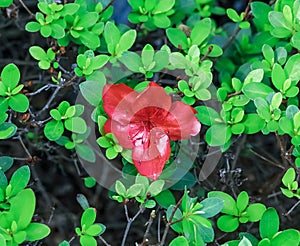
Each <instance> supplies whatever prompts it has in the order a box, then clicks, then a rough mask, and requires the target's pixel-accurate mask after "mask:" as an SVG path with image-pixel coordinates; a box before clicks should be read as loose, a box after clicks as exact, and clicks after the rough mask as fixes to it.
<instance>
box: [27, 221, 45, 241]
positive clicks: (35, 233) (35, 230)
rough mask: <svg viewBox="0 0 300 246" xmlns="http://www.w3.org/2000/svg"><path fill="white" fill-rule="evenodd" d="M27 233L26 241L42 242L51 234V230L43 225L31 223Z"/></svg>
mask: <svg viewBox="0 0 300 246" xmlns="http://www.w3.org/2000/svg"><path fill="white" fill-rule="evenodd" d="M25 231H26V240H28V241H30V242H33V241H38V240H41V239H43V238H45V237H47V236H48V235H49V234H50V228H49V227H48V226H46V225H44V224H41V223H30V224H29V226H28V227H27V228H26V230H25Z"/></svg>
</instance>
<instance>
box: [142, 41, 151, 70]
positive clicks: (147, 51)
mask: <svg viewBox="0 0 300 246" xmlns="http://www.w3.org/2000/svg"><path fill="white" fill-rule="evenodd" d="M141 58H142V63H143V65H144V66H145V67H148V66H149V65H150V64H151V63H152V62H153V58H154V49H153V47H152V46H151V45H150V44H146V45H145V47H144V48H143V50H142V55H141Z"/></svg>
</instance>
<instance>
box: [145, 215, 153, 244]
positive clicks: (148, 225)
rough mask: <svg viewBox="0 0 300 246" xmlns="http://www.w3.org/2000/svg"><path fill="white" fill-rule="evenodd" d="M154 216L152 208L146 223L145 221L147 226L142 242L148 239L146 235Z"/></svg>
mask: <svg viewBox="0 0 300 246" xmlns="http://www.w3.org/2000/svg"><path fill="white" fill-rule="evenodd" d="M155 216H156V214H155V210H153V211H152V212H151V214H150V218H149V220H148V221H147V223H146V225H147V228H146V231H145V234H144V238H143V243H144V242H147V241H148V239H147V237H148V235H149V232H150V228H151V226H152V224H153V219H154V218H155Z"/></svg>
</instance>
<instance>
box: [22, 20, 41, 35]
mask: <svg viewBox="0 0 300 246" xmlns="http://www.w3.org/2000/svg"><path fill="white" fill-rule="evenodd" d="M40 28H41V24H40V23H38V22H35V21H31V22H28V23H27V24H26V26H25V30H26V31H28V32H37V31H39V30H40Z"/></svg>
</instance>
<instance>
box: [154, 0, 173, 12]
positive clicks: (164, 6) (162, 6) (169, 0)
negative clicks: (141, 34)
mask: <svg viewBox="0 0 300 246" xmlns="http://www.w3.org/2000/svg"><path fill="white" fill-rule="evenodd" d="M150 1H151V2H154V3H155V2H156V3H157V4H156V5H154V6H155V8H154V10H153V11H152V14H154V15H157V14H160V13H164V12H167V11H169V10H170V9H172V8H173V6H174V4H175V0H164V1H158V2H157V1H152V0H150Z"/></svg>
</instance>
